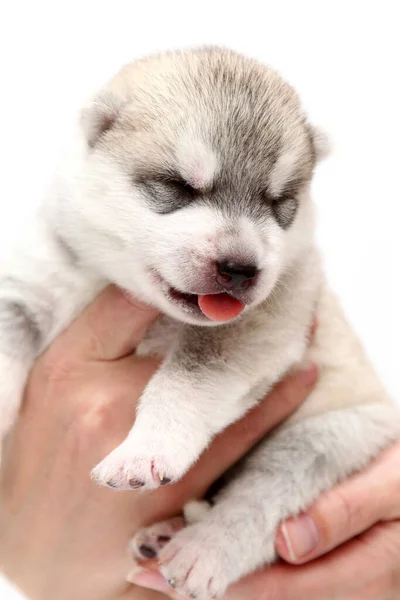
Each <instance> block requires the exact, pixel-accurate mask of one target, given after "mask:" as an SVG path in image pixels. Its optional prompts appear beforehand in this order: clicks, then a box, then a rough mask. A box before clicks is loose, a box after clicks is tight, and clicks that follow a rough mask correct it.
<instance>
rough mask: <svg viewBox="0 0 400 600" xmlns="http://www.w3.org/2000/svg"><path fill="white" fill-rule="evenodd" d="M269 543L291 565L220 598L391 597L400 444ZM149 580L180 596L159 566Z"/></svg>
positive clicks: (397, 580)
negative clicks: (159, 570) (272, 544)
mask: <svg viewBox="0 0 400 600" xmlns="http://www.w3.org/2000/svg"><path fill="white" fill-rule="evenodd" d="M276 547H277V551H278V553H279V555H280V556H281V557H282V558H283V559H284V560H285V561H287V562H288V563H292V564H285V563H283V562H280V563H278V564H276V565H274V566H272V567H270V568H268V569H266V570H264V571H261V572H258V573H255V574H253V575H250V576H249V577H247V578H245V579H243V580H242V581H240V582H239V583H238V584H236V585H234V586H233V587H232V588H231V589H230V590H229V591H228V593H227V594H226V595H225V597H224V600H272V599H273V600H398V598H399V597H400V443H398V444H396V445H395V446H393V447H392V448H389V449H388V450H386V451H385V452H384V453H383V454H382V455H381V456H380V457H379V458H378V459H377V460H376V461H375V462H374V463H372V464H371V465H370V466H369V467H368V468H367V469H366V470H365V471H364V472H363V473H361V474H358V475H355V476H353V477H351V478H350V479H348V480H347V481H345V482H343V483H342V484H340V485H338V486H336V487H335V488H334V489H332V490H331V491H329V492H327V493H325V494H324V495H322V496H321V497H320V498H319V499H318V500H317V501H316V502H315V503H314V505H313V506H312V507H311V508H310V510H309V511H308V512H307V513H306V514H305V515H302V516H301V517H299V518H298V519H291V520H288V521H287V522H286V523H284V524H282V525H281V527H280V530H279V532H278V536H277V541H276ZM152 568H154V569H156V566H155V565H152ZM141 577H142V578H143V577H145V576H144V575H141ZM151 580H152V584H153V588H156V589H160V590H164V591H165V592H166V593H168V594H169V595H170V597H171V598H175V599H178V598H179V597H178V596H177V595H176V594H174V592H173V590H171V588H169V586H168V585H167V583H166V582H165V581H164V580H163V578H162V577H161V575H160V574H159V573H158V571H154V572H153V574H152V575H151ZM149 581H150V579H149Z"/></svg>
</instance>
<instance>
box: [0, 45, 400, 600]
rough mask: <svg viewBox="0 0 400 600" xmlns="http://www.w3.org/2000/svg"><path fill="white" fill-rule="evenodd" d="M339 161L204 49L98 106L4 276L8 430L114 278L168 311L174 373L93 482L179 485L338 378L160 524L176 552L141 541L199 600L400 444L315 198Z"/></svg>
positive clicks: (161, 382) (161, 343)
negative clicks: (218, 482) (316, 374)
mask: <svg viewBox="0 0 400 600" xmlns="http://www.w3.org/2000/svg"><path fill="white" fill-rule="evenodd" d="M324 152H325V149H324V144H323V137H322V136H321V135H320V134H319V133H318V132H317V131H316V130H315V129H314V128H313V127H312V126H311V125H310V124H309V122H308V120H307V118H306V116H305V114H304V113H303V110H302V108H301V105H300V102H299V99H298V97H297V95H296V93H295V92H294V90H293V89H292V88H291V87H290V86H289V85H288V84H287V83H285V82H284V81H282V79H281V78H280V77H279V76H278V75H277V74H276V73H275V72H274V71H272V70H271V69H269V68H267V67H265V66H263V65H262V64H259V63H258V62H256V61H254V60H249V59H247V58H244V57H242V56H240V55H238V54H236V53H234V52H230V51H227V50H221V49H218V48H201V49H197V50H192V51H184V52H171V53H169V54H165V55H162V56H155V57H151V58H148V59H145V60H140V61H137V62H134V63H132V64H130V65H127V66H126V67H124V68H123V69H122V70H121V72H120V73H119V74H118V75H117V76H116V77H115V78H114V79H113V80H112V81H111V82H110V83H109V84H108V85H107V86H106V87H105V89H104V90H103V91H101V92H100V93H99V94H98V95H97V96H95V97H94V98H93V99H92V101H91V102H90V103H89V105H88V106H87V107H86V108H85V109H84V110H83V112H82V116H81V121H80V124H79V131H78V132H77V135H76V139H75V142H74V144H72V148H71V152H70V153H69V154H68V156H67V157H66V159H65V161H64V162H63V164H62V168H61V169H60V171H59V173H58V174H57V176H56V177H55V180H54V184H53V186H52V189H51V190H50V193H49V195H48V197H47V199H46V201H45V202H44V203H43V206H42V208H41V210H40V211H39V213H38V215H37V219H36V221H35V225H34V227H33V228H32V230H31V232H30V236H29V238H27V239H25V240H24V243H23V245H22V247H21V249H20V251H19V252H18V253H16V254H15V255H14V256H13V259H12V261H10V263H9V264H8V265H6V269H5V270H4V272H3V274H2V276H1V279H0V368H1V379H0V411H1V414H0V419H1V420H0V423H1V425H0V427H1V430H0V431H1V435H2V436H4V435H5V434H6V433H7V432H8V430H9V429H10V427H11V426H12V425H13V423H14V422H15V419H16V418H17V414H18V409H19V407H20V404H21V398H22V393H23V389H24V385H25V382H26V378H27V374H28V372H29V369H30V368H31V366H32V363H33V361H34V359H35V357H36V356H37V355H38V354H39V353H40V352H42V351H43V349H44V348H46V346H47V345H48V344H49V343H50V341H51V340H52V339H53V338H54V337H55V336H56V335H57V334H58V333H59V332H60V331H61V330H62V329H63V328H64V327H66V325H68V323H69V322H70V321H71V320H72V319H73V318H74V317H75V316H76V315H77V314H78V313H79V312H80V311H81V310H82V309H83V307H84V306H85V305H87V304H88V303H89V302H90V301H91V300H92V299H93V297H94V296H95V295H96V294H97V293H98V292H99V291H100V290H101V289H102V288H104V287H105V286H106V285H107V284H108V283H109V282H112V283H114V284H116V285H117V286H119V287H121V288H123V289H124V290H125V291H126V293H128V294H132V295H134V296H136V297H139V298H141V299H142V300H144V301H146V302H149V303H152V304H154V305H156V306H157V307H158V308H159V309H160V310H161V311H162V313H163V315H164V316H163V317H162V318H160V319H159V321H158V322H157V323H156V325H155V326H154V327H153V328H152V330H151V331H150V333H149V335H148V336H147V338H146V339H145V340H144V342H143V343H142V344H141V346H140V347H139V348H138V349H137V352H138V353H141V354H149V353H158V354H161V355H162V356H163V357H164V362H163V364H162V366H161V367H160V369H159V370H158V372H157V373H156V374H155V376H154V377H153V379H152V380H151V381H150V382H149V384H148V386H147V388H146V390H145V391H144V393H143V396H142V398H141V401H140V403H139V406H138V410H137V416H136V420H135V423H134V426H133V428H132V430H131V432H130V433H129V435H128V437H127V438H126V439H125V440H124V441H123V442H122V443H121V445H120V446H119V447H118V448H116V449H115V450H114V451H113V452H112V453H111V454H110V455H109V456H107V457H106V458H105V459H104V460H103V461H102V462H101V463H100V464H99V465H98V466H96V467H95V468H94V470H93V477H94V478H95V479H96V481H97V482H99V483H100V484H103V485H108V486H111V487H114V488H119V489H138V488H140V489H154V488H157V487H158V486H160V485H165V484H168V483H170V482H174V481H177V480H179V479H180V478H181V477H182V476H183V475H184V474H185V473H186V472H187V470H188V469H189V468H190V467H191V466H192V465H193V463H194V462H195V461H196V460H197V458H198V457H199V455H200V454H201V452H202V451H203V450H204V449H205V448H206V446H207V445H208V444H209V442H210V440H211V439H212V438H213V437H214V436H215V435H216V434H217V433H218V432H220V431H221V430H223V429H224V428H225V427H226V426H227V425H229V424H230V423H232V422H233V421H235V420H237V419H239V418H240V417H241V416H242V415H243V414H244V413H245V412H246V411H247V410H248V409H249V408H251V407H252V406H254V405H255V404H256V403H257V402H258V401H259V400H260V398H261V397H262V396H263V395H264V394H265V393H266V392H267V391H268V390H269V389H270V388H271V386H273V385H274V384H275V383H276V382H277V381H278V380H279V379H281V378H282V377H283V375H284V374H285V373H287V371H288V370H289V369H291V368H292V367H293V366H295V365H299V364H300V362H302V361H310V360H313V361H316V362H317V363H318V364H319V365H320V368H321V377H320V381H319V383H318V385H317V387H316V389H315V390H314V391H313V393H312V394H311V395H310V397H309V398H308V400H307V401H306V402H305V404H304V405H303V406H302V407H301V408H300V409H299V410H298V411H297V412H296V413H295V415H294V416H293V417H291V418H290V419H289V420H288V421H286V422H285V423H284V424H283V425H282V426H281V427H280V428H278V429H277V430H275V431H274V432H273V434H272V435H270V436H268V437H267V438H266V439H265V440H264V441H263V443H261V444H260V445H259V446H258V447H257V448H256V449H255V450H254V451H253V452H252V453H251V454H250V455H249V456H248V457H246V458H245V459H244V460H243V461H242V462H241V464H240V465H238V467H237V468H236V469H235V470H234V471H232V473H231V476H230V478H228V483H227V485H226V486H225V487H224V488H223V489H222V490H221V491H220V492H219V493H218V494H217V495H216V496H215V497H214V498H213V503H212V507H210V508H209V510H204V511H202V514H201V520H200V517H199V515H198V514H196V515H194V516H193V514H192V513H193V511H189V512H190V513H191V514H190V515H189V514H188V521H189V522H190V521H195V522H193V523H192V524H189V526H188V527H186V528H185V529H183V530H181V531H178V533H176V535H175V536H174V537H173V539H171V540H170V541H169V542H168V538H170V537H171V531H173V532H176V530H177V529H179V527H176V522H174V523H173V524H171V525H170V524H161V526H159V527H158V526H156V528H155V529H154V528H153V529H152V531H153V533H154V531H160V532H164V535H161V537H160V535H158V536H155V538H154V539H157V537H158V538H160V540H161V541H162V543H161V542H160V540H159V542H157V543H155V544H153V545H152V544H151V543H150V542H149V541H148V539H153V538H150V537H149V535H147V534H146V532H143V531H142V532H140V533H139V534H138V536H137V537H136V540H134V542H133V547H134V548H137V550H138V554H139V555H142V556H146V555H147V556H149V555H156V554H157V553H158V556H159V558H160V561H161V563H162V565H163V566H162V571H163V573H164V574H165V576H166V577H167V578H168V579H169V580H170V582H171V584H173V585H174V586H175V587H176V588H177V590H178V591H179V592H180V593H182V594H185V595H188V596H191V597H198V598H199V599H201V600H208V599H210V598H216V597H219V596H221V595H222V594H223V593H224V591H225V589H226V587H227V586H228V585H229V584H231V583H232V582H234V581H235V580H237V579H238V578H240V577H242V576H243V575H245V574H247V573H249V572H251V571H253V570H254V569H257V568H258V567H260V566H262V565H264V564H266V563H270V562H271V561H273V560H274V559H275V558H276V554H275V549H274V537H275V533H276V530H277V527H278V524H279V522H280V521H281V520H282V519H285V518H286V517H288V516H290V515H295V514H296V513H298V512H299V511H301V510H303V509H304V508H306V507H307V506H308V505H309V504H310V503H311V502H313V500H315V498H317V496H318V495H319V494H320V493H321V492H322V491H324V490H326V489H327V488H329V487H331V486H333V485H334V484H335V483H336V482H337V481H338V480H340V479H341V478H343V477H345V476H347V475H349V474H350V473H352V472H353V471H356V470H357V469H360V468H362V467H364V466H365V465H366V464H367V463H368V461H369V460H370V459H372V458H373V457H374V456H375V455H376V454H377V453H379V452H380V451H381V450H382V449H383V448H385V447H386V446H387V445H388V444H390V443H391V442H393V441H394V440H395V439H396V438H397V437H398V435H399V431H400V428H399V418H398V415H397V412H396V409H395V408H394V406H393V405H392V404H391V401H390V400H389V398H388V396H387V394H386V392H385V390H384V389H383V387H382V385H381V383H380V382H379V380H378V379H377V377H376V375H375V373H374V371H373V369H372V368H371V366H370V365H369V363H368V361H367V359H366V357H365V355H364V353H363V351H362V348H361V347H360V345H359V343H358V342H357V340H356V339H355V336H354V335H353V333H352V331H351V329H350V328H349V326H348V325H347V323H346V321H345V319H344V317H343V316H342V313H341V310H340V308H339V306H338V304H337V302H336V300H335V298H334V296H333V295H332V293H331V292H330V290H329V288H328V286H327V284H326V282H325V280H324V277H323V274H322V272H321V267H320V261H319V256H318V251H317V249H316V246H315V242H314V218H313V212H314V211H313V205H312V201H311V199H310V193H309V190H310V182H311V178H312V173H313V170H314V167H315V165H316V162H317V160H318V158H319V157H321V156H322V155H323V154H324ZM343 218H345V216H344V217H343ZM315 314H316V315H317V317H318V322H319V328H318V332H317V335H316V337H315V339H314V340H313V342H312V346H311V347H310V348H308V349H307V335H308V332H309V330H310V326H311V323H312V320H313V316H314V315H315ZM195 512H196V511H195ZM157 527H158V529H157ZM165 531H167V532H168V535H165ZM146 535H147V538H146ZM143 540H144V541H145V542H146V543H144V542H143ZM166 542H168V543H166ZM161 546H163V547H162V548H161Z"/></svg>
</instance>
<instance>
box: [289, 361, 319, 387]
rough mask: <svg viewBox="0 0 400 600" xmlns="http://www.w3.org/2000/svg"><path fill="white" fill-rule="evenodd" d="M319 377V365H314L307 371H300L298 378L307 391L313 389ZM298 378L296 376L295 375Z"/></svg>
mask: <svg viewBox="0 0 400 600" xmlns="http://www.w3.org/2000/svg"><path fill="white" fill-rule="evenodd" d="M318 375H319V369H318V365H316V364H315V363H312V364H311V365H310V366H308V367H307V368H306V369H303V370H302V371H298V373H297V376H298V378H299V379H300V381H301V383H302V384H303V385H304V387H305V388H306V389H311V388H312V387H313V386H314V385H315V383H316V382H317V379H318ZM295 376H296V375H295Z"/></svg>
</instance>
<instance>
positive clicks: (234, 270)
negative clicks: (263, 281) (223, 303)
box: [217, 260, 257, 290]
mask: <svg viewBox="0 0 400 600" xmlns="http://www.w3.org/2000/svg"><path fill="white" fill-rule="evenodd" d="M256 276H257V267H255V266H254V265H242V264H240V263H236V262H234V261H230V260H228V261H223V262H217V281H218V283H219V284H220V285H222V287H224V288H225V289H227V290H237V289H241V288H247V287H249V286H250V285H251V284H252V283H253V282H254V280H255V278H256Z"/></svg>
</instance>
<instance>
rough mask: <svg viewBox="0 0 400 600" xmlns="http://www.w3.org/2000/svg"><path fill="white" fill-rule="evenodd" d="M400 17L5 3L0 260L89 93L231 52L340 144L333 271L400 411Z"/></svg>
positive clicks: (333, 176) (270, 6)
mask: <svg viewBox="0 0 400 600" xmlns="http://www.w3.org/2000/svg"><path fill="white" fill-rule="evenodd" d="M397 10H400V7H399V5H398V3H397V2H396V0H393V1H380V2H368V1H367V0H364V1H356V0H352V1H340V0H336V1H321V0H316V1H314V2H311V1H305V0H301V1H299V0H293V1H292V2H288V1H284V0H279V1H278V0H274V1H271V2H269V1H265V0H264V1H259V2H255V1H251V0H246V1H245V2H238V3H235V2H234V1H233V0H231V1H218V0H214V1H213V2H210V1H207V0H202V1H198V2H190V1H189V0H186V2H178V1H175V2H174V1H167V0H161V1H159V2H154V1H149V0H148V1H147V2H146V1H145V0H141V1H140V2H137V1H136V0H129V1H118V0H109V1H107V2H102V1H101V0H97V1H85V0H81V1H80V2H63V3H60V2H54V1H53V2H45V1H43V0H35V1H34V2H32V1H28V0H27V1H26V2H18V1H17V0H13V1H12V2H11V1H10V2H7V3H6V2H3V3H1V8H0V76H1V79H0V81H1V84H0V86H1V87H0V122H1V129H0V132H1V134H0V160H1V162H0V259H1V256H2V254H3V253H4V251H5V250H6V249H7V248H8V247H9V246H10V244H11V243H12V242H13V241H14V240H15V238H16V236H17V235H18V227H19V224H20V222H21V220H22V219H25V218H26V217H27V216H28V214H29V212H30V211H31V210H33V208H34V207H35V206H36V205H37V203H38V202H39V201H40V198H41V196H42V194H43V192H44V190H45V188H46V186H47V184H48V182H49V180H50V178H51V175H52V173H53V171H54V167H55V165H56V162H57V159H58V157H59V155H60V153H61V150H62V148H63V145H64V144H65V141H66V140H67V139H68V136H69V132H70V130H71V126H72V123H73V120H74V118H75V112H76V110H77V109H78V107H79V106H80V105H81V104H82V103H83V102H84V101H85V99H86V97H87V95H88V94H89V93H91V92H92V91H93V90H94V89H96V88H97V87H98V86H100V85H101V84H102V83H103V82H104V81H105V80H106V79H107V78H108V77H109V76H110V75H112V74H113V73H114V71H115V70H117V69H118V68H119V67H120V65H121V64H122V63H124V62H126V61H129V60H131V59H132V58H134V57H135V56H140V55H143V54H146V53H148V52H153V51H155V50H162V49H166V48H171V47H177V46H188V45H193V44H200V43H217V44H222V45H226V46H231V47H233V48H235V49H238V50H240V51H243V52H245V53H248V54H250V55H254V56H256V57H258V58H259V59H262V60H264V61H265V62H267V63H269V64H271V65H272V66H274V67H276V68H277V69H278V70H280V71H281V72H282V73H283V74H284V75H285V76H286V77H287V78H288V79H289V80H290V81H291V82H292V83H293V84H294V85H295V86H296V87H297V88H298V89H299V91H300V92H301V95H302V97H303V99H304V103H305V105H306V107H307V109H308V111H309V113H310V115H311V117H312V119H313V120H314V121H315V122H317V123H318V124H322V125H323V126H324V127H325V128H326V129H327V130H328V131H329V132H330V134H331V135H332V137H333V140H334V142H335V154H334V156H333V158H331V159H330V160H329V162H327V163H326V164H324V165H323V166H321V167H320V169H319V171H318V174H317V177H316V179H315V185H314V194H315V199H316V202H317V204H318V206H319V217H320V218H319V239H320V244H321V246H322V249H323V252H324V255H325V261H326V270H327V272H328V276H329V278H330V281H331V283H332V285H333V287H334V288H335V289H336V291H337V292H338V293H339V295H340V296H341V298H342V301H343V304H344V306H345V308H346V310H347V313H348V315H349V318H350V319H351V321H352V323H353V324H354V326H355V327H356V329H357V330H358V332H359V334H360V335H361V337H362V339H363V341H364V342H365V344H366V346H367V349H368V351H369V354H370V355H371V357H372V358H373V360H374V362H375V364H376V366H377V368H378V370H379V372H380V373H381V375H382V377H383V379H384V381H385V382H386V384H387V386H388V388H389V390H390V391H391V392H392V394H393V395H394V396H395V397H396V398H397V399H400V382H399V378H398V356H397V348H398V342H397V340H398V339H399V336H400V318H399V311H398V307H399V306H400V285H399V276H398V264H399V256H400V229H399V201H400V194H399V188H400V177H399V158H400V156H399V136H400V118H399V107H400V92H399V84H400V76H399V58H398V56H400V42H399V30H398V25H399V18H398V15H397V14H396V13H397ZM0 588H1V583H0ZM0 592H1V590H0ZM5 594H6V592H4V593H3V594H1V593H0V596H1V597H2V598H3V597H5Z"/></svg>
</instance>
